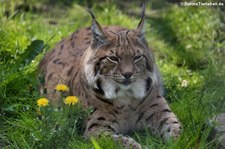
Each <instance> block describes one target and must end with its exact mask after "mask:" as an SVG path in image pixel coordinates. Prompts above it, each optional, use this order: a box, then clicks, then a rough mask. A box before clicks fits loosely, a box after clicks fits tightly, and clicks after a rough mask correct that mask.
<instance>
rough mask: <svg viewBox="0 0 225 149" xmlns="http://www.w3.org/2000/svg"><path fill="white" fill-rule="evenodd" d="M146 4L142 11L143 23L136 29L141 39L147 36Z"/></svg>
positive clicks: (143, 5)
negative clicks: (145, 26) (145, 25)
mask: <svg viewBox="0 0 225 149" xmlns="http://www.w3.org/2000/svg"><path fill="white" fill-rule="evenodd" d="M144 24H145V3H143V4H142V10H141V21H140V22H139V24H138V27H137V28H136V29H135V33H136V35H137V36H138V37H139V38H141V39H142V38H144V36H145V28H144Z"/></svg>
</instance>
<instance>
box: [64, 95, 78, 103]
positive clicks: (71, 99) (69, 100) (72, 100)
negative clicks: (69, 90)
mask: <svg viewBox="0 0 225 149" xmlns="http://www.w3.org/2000/svg"><path fill="white" fill-rule="evenodd" d="M78 101H79V100H78V98H77V97H76V96H68V97H66V98H65V99H64V103H65V104H67V105H75V104H76V103H77V102H78Z"/></svg>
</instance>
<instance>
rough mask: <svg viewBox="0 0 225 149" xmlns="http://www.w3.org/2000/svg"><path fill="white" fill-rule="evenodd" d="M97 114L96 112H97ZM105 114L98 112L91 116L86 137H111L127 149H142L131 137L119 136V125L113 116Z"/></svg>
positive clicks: (85, 133)
mask: <svg viewBox="0 0 225 149" xmlns="http://www.w3.org/2000/svg"><path fill="white" fill-rule="evenodd" d="M95 112H96V111H95ZM102 113H104V112H100V111H99V112H98V111H97V112H96V113H93V114H92V115H91V117H90V118H91V119H89V120H88V122H87V125H86V129H85V132H84V135H85V136H86V137H91V136H93V137H100V136H109V137H112V138H113V140H114V141H115V142H117V143H121V144H122V145H123V147H124V148H125V149H142V147H141V145H140V144H139V143H137V142H136V141H135V140H134V139H132V138H131V137H129V136H124V135H122V134H118V133H117V132H118V131H117V128H118V127H119V126H118V125H117V124H115V123H113V117H112V115H107V114H106V113H104V116H103V115H100V114H102Z"/></svg>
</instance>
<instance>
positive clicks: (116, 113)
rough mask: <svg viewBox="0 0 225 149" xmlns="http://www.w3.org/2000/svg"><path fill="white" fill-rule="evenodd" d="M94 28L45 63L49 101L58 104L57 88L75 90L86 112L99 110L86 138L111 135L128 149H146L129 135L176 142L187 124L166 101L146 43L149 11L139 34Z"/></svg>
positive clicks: (89, 121) (95, 25) (78, 33)
mask: <svg viewBox="0 0 225 149" xmlns="http://www.w3.org/2000/svg"><path fill="white" fill-rule="evenodd" d="M88 12H89V14H90V15H91V16H92V25H91V27H88V28H84V29H80V30H77V31H76V32H74V33H73V34H72V35H71V36H69V37H68V38H66V39H64V40H62V41H61V42H60V43H58V44H57V45H56V47H55V48H54V49H53V50H51V51H50V52H48V53H47V54H46V55H45V56H44V58H43V60H42V61H41V63H40V68H41V71H42V73H43V74H44V76H45V84H44V87H45V88H47V91H48V93H47V94H48V97H49V98H50V99H51V101H52V102H55V103H57V99H58V98H57V93H56V91H55V86H56V85H57V84H59V83H63V84H66V85H68V86H69V88H70V94H72V95H76V96H78V97H79V99H80V100H81V103H82V106H83V108H84V109H85V108H90V107H91V108H93V112H92V113H91V114H90V115H89V117H88V118H87V120H86V123H85V125H86V128H85V131H84V135H85V136H88V137H90V136H98V135H104V134H107V135H110V136H111V137H112V138H113V139H114V140H116V141H120V142H122V145H123V146H124V147H125V148H142V147H141V145H140V144H139V143H137V142H136V141H135V140H134V139H132V138H131V137H128V136H127V134H129V133H131V132H134V131H141V130H144V129H146V128H147V129H149V130H150V131H151V132H152V133H153V134H158V135H160V136H161V137H162V138H163V139H164V140H168V139H176V138H177V137H178V136H179V135H180V133H181V124H180V122H179V120H178V119H177V117H176V116H175V114H174V113H173V112H172V111H171V109H170V108H169V106H168V103H167V102H166V100H165V99H164V98H163V94H162V92H163V89H162V81H161V78H160V74H159V71H158V69H157V66H156V63H155V59H154V57H153V53H152V50H151V49H150V48H149V47H148V44H147V42H146V39H145V32H144V27H143V26H144V22H145V18H146V17H145V6H143V7H142V15H141V20H140V22H139V24H138V26H137V28H135V29H131V30H130V29H126V28H123V27H119V26H106V27H101V26H100V24H99V23H98V22H97V20H96V18H95V16H94V14H93V13H92V12H91V11H90V10H88Z"/></svg>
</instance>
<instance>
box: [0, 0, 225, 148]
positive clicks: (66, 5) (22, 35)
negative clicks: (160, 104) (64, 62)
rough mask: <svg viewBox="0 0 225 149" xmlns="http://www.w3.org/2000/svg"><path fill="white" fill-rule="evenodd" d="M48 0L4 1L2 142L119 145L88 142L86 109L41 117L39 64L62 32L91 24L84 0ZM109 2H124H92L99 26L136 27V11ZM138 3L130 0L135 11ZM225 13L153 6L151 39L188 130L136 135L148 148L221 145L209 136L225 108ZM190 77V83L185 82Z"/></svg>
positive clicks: (0, 27)
mask: <svg viewBox="0 0 225 149" xmlns="http://www.w3.org/2000/svg"><path fill="white" fill-rule="evenodd" d="M48 2H49V1H47V0H43V1H37V0H32V3H31V2H30V3H28V2H26V1H22V0H19V1H4V0H3V1H0V82H1V83H0V148H1V147H2V146H3V147H4V148H53V147H57V148H65V147H66V148H84V149H85V148H87V149H88V148H92V147H94V148H96V149H98V148H108V149H114V148H121V146H120V145H117V144H116V143H115V142H113V141H112V139H111V138H100V139H97V140H96V139H92V140H91V141H88V140H86V139H85V138H84V137H83V136H82V135H81V134H80V132H79V131H78V130H79V129H78V128H81V127H82V118H83V116H84V115H85V112H84V111H82V110H81V109H80V108H79V106H78V107H77V108H76V110H74V111H73V112H74V117H72V118H71V117H68V114H65V113H62V112H61V111H58V112H56V111H54V108H53V107H48V108H46V109H47V111H46V109H45V110H44V111H42V113H43V115H42V119H40V117H39V116H38V113H37V104H36V100H37V99H38V98H40V95H39V93H38V83H39V81H37V79H36V78H37V65H38V62H39V61H40V59H41V58H42V56H43V54H44V53H45V52H46V51H47V50H50V49H51V48H52V47H54V45H55V44H56V43H57V42H58V41H60V40H61V39H62V38H63V37H66V36H68V35H69V34H71V33H72V32H74V31H75V30H76V29H78V28H82V27H87V26H90V24H91V20H90V16H89V15H88V13H87V12H86V11H85V10H84V9H83V7H81V6H80V5H78V4H77V2H78V1H75V0H74V1H72V0H71V1H69V0H67V1H64V2H62V1H57V3H56V4H55V5H51V4H49V3H48ZM110 2H118V1H115V0H114V1H107V2H101V3H99V4H98V5H97V4H94V6H93V8H92V9H93V11H94V12H95V14H96V16H97V18H98V21H99V22H100V24H104V25H110V24H111V25H121V26H124V27H127V28H130V29H131V28H134V27H136V26H137V23H138V21H139V17H138V16H136V15H129V14H132V13H130V11H129V13H126V12H127V11H128V9H127V8H126V7H125V8H123V9H120V8H119V6H118V5H117V3H113V4H112V3H110ZM118 3H119V2H118ZM81 4H85V1H83V2H82V3H81ZM135 4H136V3H134V2H131V3H130V5H129V8H130V7H131V8H132V10H135V12H134V14H136V10H138V6H137V5H135ZM21 6H23V7H21ZM157 6H163V7H157ZM47 10H48V11H47ZM223 13H224V11H222V10H221V9H220V8H219V7H178V6H176V5H174V4H168V3H165V2H164V3H163V2H157V1H152V3H151V5H148V7H147V14H151V15H150V16H148V18H147V21H146V31H147V32H146V38H147V41H148V43H149V45H150V47H152V49H153V51H154V54H155V58H156V61H157V64H158V66H159V69H160V71H161V73H162V77H163V80H164V87H165V96H166V98H167V101H168V102H169V103H170V106H171V108H172V109H173V110H174V112H175V113H176V115H177V116H178V117H179V119H180V120H181V122H182V124H183V128H184V131H183V133H182V136H181V137H180V138H179V140H177V141H176V142H168V143H166V144H165V143H163V142H162V140H161V139H160V138H159V137H158V136H153V135H151V134H150V133H149V132H142V133H135V134H133V137H134V138H135V139H136V140H137V141H138V142H140V143H141V144H142V145H143V147H148V148H166V149H170V148H171V149H174V148H177V149H179V148H187V149H189V148H202V149H203V148H214V147H215V146H214V142H213V141H211V142H210V141H207V135H208V133H209V131H210V127H208V126H205V123H206V122H207V121H208V119H210V118H211V117H212V116H213V115H215V114H217V113H221V112H225V93H224V88H225V64H224V56H225V49H224V47H225V32H224V31H225V30H224V27H225V17H224V15H223ZM32 51H33V52H32ZM184 80H185V81H187V82H188V84H187V86H183V85H182V82H184ZM43 108H44V107H43ZM67 108H68V107H67ZM60 117H62V118H60ZM59 118H60V119H59ZM56 126H59V128H58V127H57V129H56Z"/></svg>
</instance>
